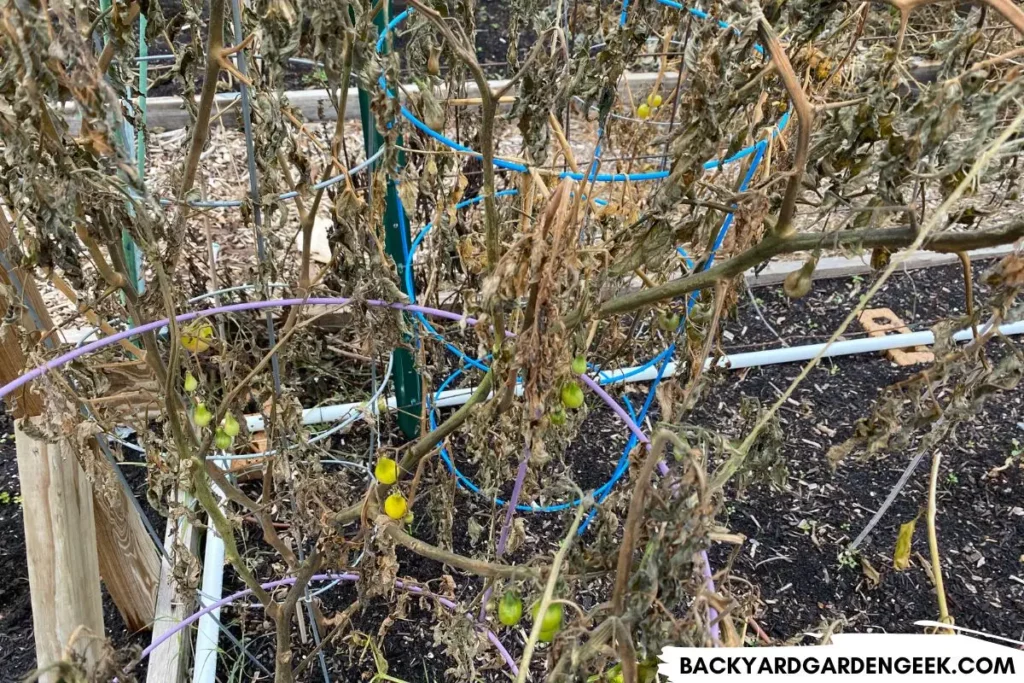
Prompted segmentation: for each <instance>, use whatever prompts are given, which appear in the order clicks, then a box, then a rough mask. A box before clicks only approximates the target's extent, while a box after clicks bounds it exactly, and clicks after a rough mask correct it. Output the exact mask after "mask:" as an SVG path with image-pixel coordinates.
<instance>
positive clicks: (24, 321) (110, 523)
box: [0, 207, 160, 665]
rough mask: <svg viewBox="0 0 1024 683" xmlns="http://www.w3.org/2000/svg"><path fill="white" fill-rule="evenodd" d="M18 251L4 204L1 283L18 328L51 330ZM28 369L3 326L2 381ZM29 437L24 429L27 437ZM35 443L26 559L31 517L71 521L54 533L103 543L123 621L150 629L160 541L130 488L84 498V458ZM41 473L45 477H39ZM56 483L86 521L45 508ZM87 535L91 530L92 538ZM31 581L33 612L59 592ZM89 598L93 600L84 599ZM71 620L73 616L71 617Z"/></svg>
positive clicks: (108, 473)
mask: <svg viewBox="0 0 1024 683" xmlns="http://www.w3.org/2000/svg"><path fill="white" fill-rule="evenodd" d="M16 251H17V248H16V246H15V242H14V236H13V233H12V230H11V225H10V223H9V222H8V220H7V216H6V215H5V214H4V209H3V208H2V207H0V256H2V258H0V265H2V267H0V282H2V283H3V284H5V285H7V286H8V287H9V288H10V289H9V291H11V292H12V293H13V294H14V295H15V296H16V297H18V299H19V300H18V301H17V302H16V303H18V304H19V305H20V306H21V313H22V315H21V319H20V323H21V327H22V328H23V329H24V330H25V331H26V332H28V333H29V334H36V333H41V332H47V331H49V330H50V329H52V327H53V323H52V322H51V320H50V316H49V313H48V312H47V310H46V306H45V304H44V303H43V300H42V297H41V296H40V295H39V290H38V289H37V288H36V285H35V281H34V280H33V279H32V277H31V275H30V274H29V273H26V272H24V271H23V270H22V269H21V268H20V267H18V266H17V264H18V263H19V258H18V254H17V253H16ZM12 303H15V302H12V301H8V300H7V299H6V297H5V296H3V295H2V293H0V312H2V311H7V310H8V308H9V306H10V305H11V304H12ZM25 369H26V359H25V354H24V351H23V350H22V344H21V340H20V339H19V336H18V334H17V332H16V329H15V326H13V325H4V326H2V327H0V382H3V383H7V382H10V381H11V380H13V379H15V378H16V377H18V376H19V375H21V373H22V372H24V371H25ZM8 409H9V410H12V409H13V410H12V412H13V413H14V416H15V417H16V418H26V417H32V416H37V415H41V414H42V413H43V410H44V406H43V402H42V399H41V397H40V396H39V395H38V394H37V393H36V392H35V391H34V390H33V389H32V384H31V383H30V384H27V385H25V386H24V387H22V388H21V389H20V390H19V391H17V392H15V394H14V395H13V396H11V397H9V399H8ZM27 436H28V435H25V437H27ZM33 441H34V440H33ZM22 442H24V448H31V449H33V450H32V452H33V453H38V454H39V456H38V457H46V458H48V459H50V460H53V462H52V463H50V464H49V469H47V468H45V467H43V465H44V464H45V463H34V462H31V461H30V460H29V459H28V457H29V456H24V457H23V454H22V452H21V451H22V445H21V444H22ZM37 446H38V448H37V447H36V446H31V445H30V442H29V440H28V439H27V438H25V439H21V440H20V441H18V469H19V478H20V479H21V481H22V490H23V496H24V509H25V526H26V550H27V552H28V556H29V564H30V565H31V564H32V556H33V553H34V552H36V549H35V546H34V545H33V541H32V535H31V533H30V531H31V530H30V529H29V528H28V527H29V519H30V518H32V519H34V520H37V521H39V524H40V525H41V526H40V527H39V529H43V528H44V527H45V526H46V524H50V525H51V527H52V525H53V524H57V523H58V522H60V523H63V522H65V521H66V522H67V523H69V524H71V526H70V527H68V528H67V529H65V530H61V529H56V528H53V529H52V531H53V533H55V534H57V536H55V538H56V537H60V538H70V539H72V543H73V544H81V545H82V546H84V547H85V548H87V549H88V548H91V549H92V552H94V553H95V552H97V548H98V553H99V564H100V566H101V569H102V576H103V578H104V580H105V581H106V584H107V589H108V590H109V591H110V595H111V597H112V598H113V600H114V603H115V604H116V605H117V607H118V609H119V610H120V612H121V615H122V616H123V617H124V620H125V623H126V625H127V626H128V627H129V628H130V629H141V628H145V627H146V626H148V625H149V624H150V623H151V622H152V621H153V615H154V606H155V604H156V586H157V582H158V580H159V571H160V564H159V553H158V551H157V548H156V545H155V544H154V543H153V542H152V541H151V540H150V539H149V537H148V536H147V534H146V529H145V525H144V524H143V523H142V519H141V518H140V516H139V513H138V510H136V509H135V507H134V506H133V505H132V502H131V501H130V500H129V499H128V492H126V491H124V490H123V489H122V488H120V487H117V488H111V490H110V492H109V494H108V495H99V496H96V497H95V498H94V497H93V496H92V495H91V489H90V490H89V494H90V495H89V496H88V498H83V497H81V496H79V494H78V491H79V486H80V485H81V482H86V484H88V482H87V480H86V477H85V473H84V471H83V470H82V469H81V464H80V463H79V462H78V460H77V458H76V457H75V454H74V451H73V450H72V449H71V448H70V446H68V445H67V444H55V445H54V444H42V443H38V444H37ZM44 446H45V447H44ZM90 453H91V454H93V455H95V458H94V467H93V471H94V472H95V473H96V476H97V477H99V478H100V479H101V480H106V481H113V480H114V479H115V477H116V474H115V473H114V472H113V471H112V468H113V465H112V464H111V463H110V462H109V461H107V459H106V458H104V457H102V456H100V455H99V454H96V453H95V451H90ZM32 458H36V456H32ZM23 462H24V465H25V466H32V468H33V469H31V470H29V471H28V472H25V471H23V470H22V467H23ZM44 475H45V476H44ZM26 477H28V481H26ZM39 477H42V478H41V479H39ZM33 478H36V479H33ZM53 486H58V487H59V486H67V487H70V488H68V490H67V492H62V491H60V490H59V489H58V490H56V491H54V492H53V494H54V495H55V496H57V497H58V498H60V497H61V496H65V495H66V496H69V497H70V498H71V499H72V500H75V501H77V502H82V501H85V500H87V501H88V503H89V505H88V507H89V512H88V515H87V516H85V517H83V518H82V526H78V525H77V524H76V520H75V519H74V518H72V519H70V520H64V519H63V518H59V519H58V518H51V517H50V516H49V515H50V514H51V513H50V511H49V509H48V505H49V500H48V499H39V500H37V499H36V498H35V493H34V489H35V488H37V487H43V488H44V489H46V490H47V491H49V489H48V488H47V487H53ZM76 504H77V503H76ZM42 520H49V521H48V522H45V521H42ZM58 532H60V533H58ZM65 532H66V533H65ZM83 534H88V538H86V537H85V536H84V535H83ZM38 552H40V553H42V555H41V556H40V557H41V558H43V559H42V560H40V561H44V562H45V558H46V557H47V553H48V552H50V549H49V548H48V546H47V545H46V544H43V545H42V546H39V548H38ZM79 559H80V558H79ZM76 561H77V560H76ZM29 583H30V588H31V592H32V596H33V597H32V599H33V614H35V599H36V594H37V593H47V594H49V595H50V596H51V597H52V596H53V595H54V593H53V591H52V589H50V588H47V587H45V584H44V585H42V586H40V587H38V588H37V586H36V584H35V583H33V582H32V581H31V571H30V581H29ZM94 590H95V592H96V599H99V595H100V592H99V590H100V589H99V586H98V585H97V586H95V588H94ZM83 599H84V598H83ZM89 601H91V598H89V600H88V601H86V602H89ZM83 604H85V603H83ZM47 605H49V606H51V607H52V608H53V609H56V610H57V611H63V610H65V609H67V610H72V611H73V610H75V609H78V608H79V607H80V605H78V604H76V603H74V602H71V603H66V602H62V601H58V602H56V603H52V602H44V603H43V606H44V607H45V606H47ZM72 614H73V612H72ZM81 616H82V619H85V617H86V616H87V615H81ZM67 618H69V619H72V620H74V619H73V618H72V617H71V616H68V617H67ZM58 621H60V619H58ZM83 623H84V622H83ZM92 626H95V624H93V625H92ZM38 633H39V630H38V629H37V634H38ZM95 635H98V636H101V637H102V636H103V621H102V612H101V613H100V622H99V631H98V632H97V633H96V634H95ZM37 637H38V635H37ZM38 644H39V643H38V641H37V645H38ZM46 655H48V653H45V652H44V651H43V650H40V651H39V653H38V654H37V658H38V659H39V663H40V665H41V664H42V662H43V661H44V659H43V657H44V656H46Z"/></svg>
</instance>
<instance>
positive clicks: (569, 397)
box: [562, 382, 583, 410]
mask: <svg viewBox="0 0 1024 683" xmlns="http://www.w3.org/2000/svg"><path fill="white" fill-rule="evenodd" d="M562 405H564V406H565V407H566V408H568V409H569V410H576V409H577V408H579V407H580V406H581V405H583V390H582V389H580V385H579V384H576V382H569V383H567V384H565V385H564V386H563V387H562Z"/></svg>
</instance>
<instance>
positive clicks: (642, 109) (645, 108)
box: [636, 102, 651, 119]
mask: <svg viewBox="0 0 1024 683" xmlns="http://www.w3.org/2000/svg"><path fill="white" fill-rule="evenodd" d="M636 115H637V116H638V117H639V118H641V119H647V118H648V117H649V116H650V115H651V107H650V105H648V104H647V103H646V102H644V103H642V104H641V105H640V106H639V107H637V108H636Z"/></svg>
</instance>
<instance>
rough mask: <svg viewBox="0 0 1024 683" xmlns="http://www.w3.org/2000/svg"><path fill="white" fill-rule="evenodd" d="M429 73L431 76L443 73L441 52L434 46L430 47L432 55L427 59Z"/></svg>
mask: <svg viewBox="0 0 1024 683" xmlns="http://www.w3.org/2000/svg"><path fill="white" fill-rule="evenodd" d="M427 73H428V74H430V75H431V76H436V75H438V74H439V73H441V51H440V50H439V49H438V48H436V47H434V46H431V47H430V55H429V56H428V57H427Z"/></svg>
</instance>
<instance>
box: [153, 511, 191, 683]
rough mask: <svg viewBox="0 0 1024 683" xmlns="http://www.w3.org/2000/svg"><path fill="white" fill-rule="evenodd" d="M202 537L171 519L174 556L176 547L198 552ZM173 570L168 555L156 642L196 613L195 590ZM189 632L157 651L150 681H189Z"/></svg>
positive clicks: (169, 543) (168, 540)
mask: <svg viewBox="0 0 1024 683" xmlns="http://www.w3.org/2000/svg"><path fill="white" fill-rule="evenodd" d="M183 495H184V494H183ZM186 502H187V501H186ZM198 538H199V537H198V534H196V533H195V530H194V528H193V527H192V525H191V524H190V523H189V521H188V520H187V519H185V518H182V519H181V520H180V521H177V520H174V519H168V520H167V535H166V536H165V537H164V548H165V549H166V550H167V555H168V556H169V557H171V558H172V559H173V558H174V557H175V554H176V551H175V548H181V547H184V548H185V549H187V550H188V551H190V552H193V553H194V552H195V551H196V549H197V546H198V543H197V541H198ZM175 541H180V543H175ZM172 570H173V567H172V566H171V563H170V562H168V561H167V558H164V559H163V560H161V564H160V587H159V592H158V593H157V599H156V618H155V619H154V621H153V641H154V642H155V641H156V639H157V638H159V637H160V636H161V634H163V633H164V632H165V631H167V630H168V629H170V628H171V627H173V626H174V625H175V624H177V623H178V622H180V621H181V620H182V619H184V618H185V617H187V616H189V615H190V614H192V608H193V606H194V604H195V592H194V591H189V590H183V587H181V586H179V585H178V582H177V581H176V580H175V578H174V576H173V571H172ZM187 633H188V630H185V631H179V632H178V633H176V634H175V635H174V636H172V637H171V638H169V639H168V640H167V641H165V642H164V643H163V644H162V645H161V646H160V647H158V648H157V649H155V650H153V653H152V654H151V655H150V656H149V667H148V668H147V669H146V683H180V682H181V681H184V680H185V677H186V673H187V664H188V661H189V659H188V656H186V653H185V648H184V645H185V644H186V641H185V637H186V634H187Z"/></svg>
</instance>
